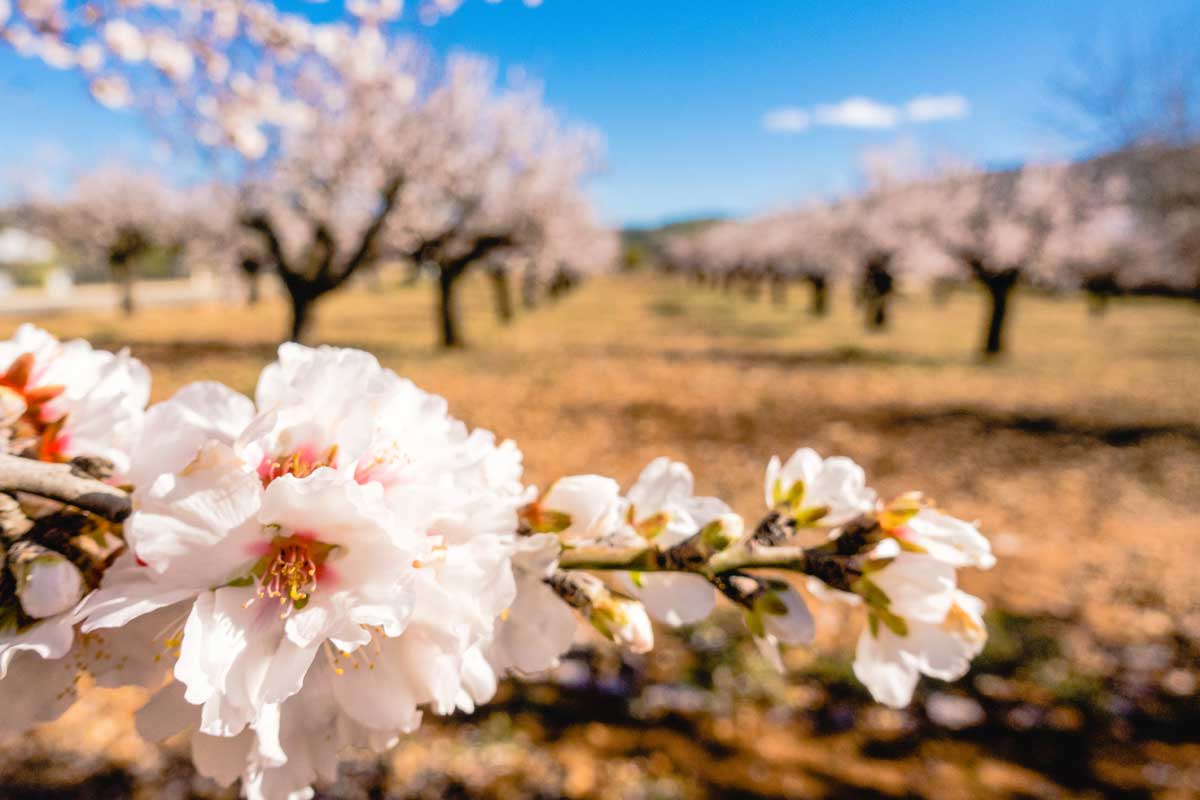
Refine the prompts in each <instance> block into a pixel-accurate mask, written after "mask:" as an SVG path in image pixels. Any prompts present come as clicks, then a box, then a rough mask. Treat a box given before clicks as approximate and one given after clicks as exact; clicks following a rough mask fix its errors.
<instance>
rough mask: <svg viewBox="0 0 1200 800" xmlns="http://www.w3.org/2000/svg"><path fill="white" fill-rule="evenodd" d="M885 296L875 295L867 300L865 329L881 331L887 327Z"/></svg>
mask: <svg viewBox="0 0 1200 800" xmlns="http://www.w3.org/2000/svg"><path fill="white" fill-rule="evenodd" d="M887 324H888V310H887V295H882V294H875V295H871V296H870V297H868V298H867V328H868V329H869V330H872V331H881V330H883V329H884V328H886V327H887Z"/></svg>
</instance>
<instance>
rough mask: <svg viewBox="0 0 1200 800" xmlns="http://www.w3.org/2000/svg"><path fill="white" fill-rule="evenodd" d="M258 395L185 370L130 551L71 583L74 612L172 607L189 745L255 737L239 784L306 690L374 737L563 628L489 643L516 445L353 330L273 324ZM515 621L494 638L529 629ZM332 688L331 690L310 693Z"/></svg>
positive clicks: (147, 453) (506, 591) (262, 763)
mask: <svg viewBox="0 0 1200 800" xmlns="http://www.w3.org/2000/svg"><path fill="white" fill-rule="evenodd" d="M256 400H257V402H256V403H251V402H250V401H249V400H248V399H246V398H239V397H238V396H237V395H236V394H234V393H232V392H230V391H229V390H227V389H224V388H223V387H221V386H219V385H217V384H193V385H191V386H189V387H185V388H184V389H183V390H181V391H180V392H179V393H177V394H176V396H175V397H173V398H172V399H171V400H169V401H167V402H166V403H163V404H160V405H158V406H155V407H153V408H151V409H150V411H149V412H148V414H147V424H146V427H145V437H146V438H145V439H144V442H145V447H144V448H142V449H140V450H139V454H140V455H142V456H144V457H143V458H141V459H139V460H138V461H137V463H135V465H134V468H133V474H134V475H135V477H136V482H137V484H138V489H137V492H136V496H137V498H138V508H137V510H136V511H135V513H134V514H133V516H132V517H131V518H130V519H129V521H128V522H127V523H126V526H125V536H126V540H127V543H128V546H129V548H130V551H131V553H132V557H133V558H134V559H135V562H134V564H133V565H132V566H130V565H129V563H128V561H126V562H124V566H123V567H122V568H121V569H114V570H111V571H110V574H109V575H108V576H107V577H106V580H105V582H104V584H103V585H102V587H101V589H100V590H99V591H98V592H97V593H96V594H94V595H93V596H92V597H91V598H89V600H88V601H87V603H86V614H87V622H86V624H85V626H84V627H85V630H94V629H98V628H106V627H109V626H117V625H122V624H124V623H125V622H127V621H128V620H129V619H131V618H133V617H135V616H137V615H138V614H142V613H147V612H149V611H152V610H155V609H159V608H175V609H178V617H179V618H178V624H177V628H178V630H179V634H180V636H179V637H177V638H178V644H179V647H178V653H177V656H178V660H177V662H176V663H175V666H174V673H175V677H176V679H177V680H178V681H179V682H180V683H182V684H183V686H184V687H185V689H184V694H183V697H184V699H185V700H186V701H187V702H188V703H190V704H193V705H195V706H200V707H201V708H200V711H199V714H198V717H197V718H196V719H195V720H194V721H193V722H192V723H190V724H192V725H194V728H195V731H196V737H195V738H194V739H193V746H194V747H196V746H200V747H201V748H204V747H210V746H211V748H215V749H217V750H221V749H222V748H226V746H227V743H224V742H217V743H212V742H209V741H208V740H207V739H204V738H199V737H224V738H229V739H232V738H238V737H242V738H241V739H240V740H239V741H248V742H249V741H250V740H251V739H252V740H253V741H252V742H250V744H248V745H247V746H246V748H243V750H244V752H243V751H239V752H241V753H242V756H243V757H242V759H241V763H242V769H244V770H247V772H246V778H247V779H246V781H245V785H246V786H247V787H250V786H251V785H253V783H254V781H255V780H256V779H255V778H254V777H253V776H254V775H258V776H259V778H261V780H264V781H269V780H274V779H273V778H270V776H272V775H276V776H278V775H279V774H282V773H279V772H277V771H278V770H281V769H285V767H284V764H285V758H284V757H283V756H282V751H281V750H280V745H279V738H280V737H281V736H284V737H286V735H287V730H286V729H285V728H281V727H280V725H281V723H280V719H281V714H284V715H285V716H284V717H283V718H284V719H286V718H287V715H297V714H299V715H301V716H302V715H303V714H304V713H305V709H319V713H320V714H332V715H334V716H335V717H336V719H338V720H339V722H338V724H339V725H340V726H343V727H350V728H353V729H355V730H359V731H361V732H365V733H364V734H363V735H364V736H367V735H368V734H369V736H368V738H373V739H377V740H380V741H388V740H390V739H391V737H393V736H394V735H396V734H397V733H400V732H405V731H411V730H412V729H414V728H415V727H416V726H417V725H419V723H420V718H421V709H422V708H429V709H431V710H432V711H434V712H435V713H440V714H447V713H451V712H453V711H455V710H456V709H457V708H473V707H474V705H475V704H476V703H480V702H485V701H486V700H488V699H490V697H491V694H492V692H493V691H494V689H495V685H496V673H497V672H498V671H504V670H507V669H509V668H530V667H532V668H535V669H544V668H546V667H548V666H550V665H552V663H553V660H554V659H555V658H556V657H557V656H558V655H560V654H561V652H562V651H563V650H565V649H566V647H568V646H569V644H570V640H569V639H566V640H565V641H562V639H563V638H564V637H562V636H561V635H555V636H553V637H551V639H552V641H553V642H554V645H553V647H552V648H550V649H551V650H553V652H546V654H545V655H544V656H543V657H541V658H531V659H525V660H524V661H520V662H516V661H515V660H514V659H511V658H510V659H507V660H506V659H503V658H499V657H497V663H496V664H495V665H493V664H492V663H489V661H488V659H487V657H486V654H487V653H488V652H489V651H490V650H492V648H493V639H494V637H495V635H496V630H497V625H499V624H503V620H504V619H505V617H506V616H507V615H508V614H509V613H510V609H511V608H512V607H513V606H514V604H515V603H517V602H518V593H517V584H516V579H515V578H514V565H513V558H514V552H515V551H517V549H518V548H517V542H516V529H517V509H518V508H519V507H521V506H522V505H524V504H525V503H526V502H527V501H528V493H527V492H526V491H525V490H524V487H523V486H522V485H521V482H520V476H521V454H520V451H519V450H517V449H516V447H515V446H514V445H512V444H511V443H503V444H500V445H497V444H496V441H495V439H494V437H492V436H491V434H490V433H487V432H486V431H474V432H471V431H468V430H467V428H466V426H464V425H463V424H462V423H461V422H458V421H457V420H454V419H453V418H451V417H449V416H448V415H447V413H446V404H445V401H444V400H442V399H441V398H437V397H435V396H432V395H428V394H426V393H424V392H422V391H420V390H419V389H417V388H416V387H415V386H413V385H412V384H411V383H410V382H408V381H405V380H403V379H401V378H399V377H398V376H396V375H395V374H394V373H391V372H390V371H388V370H384V369H383V368H382V367H380V366H379V364H378V362H377V361H376V360H375V359H374V358H373V357H371V356H369V355H367V354H366V353H362V352H360V351H352V350H341V349H337V348H319V349H310V348H305V347H301V346H299V345H286V346H284V347H283V348H281V350H280V358H279V361H278V362H276V363H275V364H272V365H270V366H269V367H268V368H267V369H265V370H264V371H263V374H262V377H261V378H260V381H259V385H258V389H257V391H256ZM152 442H155V443H157V442H161V446H157V447H154V446H151V443H152ZM552 560H553V555H551V556H550V560H549V561H547V562H546V564H550V563H552ZM516 572H517V573H518V575H520V573H521V569H520V568H519V567H518V568H517V569H516ZM540 577H544V576H539V577H538V580H539V581H540ZM537 588H538V589H546V590H548V588H547V587H545V586H544V585H543V586H540V587H537ZM526 600H527V601H528V598H526ZM556 610H558V609H556ZM552 619H553V618H552ZM523 624H524V625H525V627H524V629H521V628H510V629H509V630H507V631H506V637H505V640H506V642H507V645H506V647H507V649H508V650H507V651H508V652H512V651H519V650H520V649H522V648H523V647H524V646H525V639H526V638H531V639H535V640H536V639H537V638H538V637H541V636H544V634H543V631H541V630H539V627H538V626H539V623H538V620H535V619H529V620H527V621H525V622H524V623H523ZM561 627H562V626H561V625H558V626H557V628H558V629H561ZM496 652H497V653H499V652H500V651H499V650H498V649H497V650H496ZM322 686H324V687H325V688H320V687H322ZM310 687H315V688H310ZM326 690H328V691H327V694H328V696H327V698H326V701H327V702H325V705H322V703H320V702H317V700H315V699H314V698H313V697H309V695H312V694H314V693H316V694H320V693H323V692H326ZM176 691H177V690H176ZM314 696H315V695H314ZM294 697H295V698H298V699H295V700H294V701H293V700H290V699H289V698H294ZM323 702H324V701H323ZM314 713H317V712H314ZM183 724H184V726H187V725H188V724H189V723H188V721H187V719H186V718H185V719H184V723H183ZM311 724H313V723H312V721H311V720H310V721H305V720H300V721H299V722H297V723H296V725H297V729H298V730H302V729H303V728H304V727H305V726H306V725H311ZM247 730H250V731H251V733H249V734H246V733H244V732H245V731H247ZM247 737H249V738H247ZM197 742H200V743H201V744H200V745H197V744H196V743H197ZM218 745H219V746H218ZM228 747H233V745H232V744H228ZM247 754H249V755H247ZM289 757H290V756H289ZM206 763H207V762H206ZM293 767H294V765H293ZM289 769H290V768H289ZM300 772H304V770H300ZM239 774H240V773H239ZM288 774H291V773H290V772H289V773H288ZM264 776H265V777H264ZM310 779H311V778H310Z"/></svg>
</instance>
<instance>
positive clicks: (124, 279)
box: [118, 270, 137, 317]
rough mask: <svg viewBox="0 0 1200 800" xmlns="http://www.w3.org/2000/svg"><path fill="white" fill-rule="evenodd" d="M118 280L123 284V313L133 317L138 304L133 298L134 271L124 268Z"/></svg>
mask: <svg viewBox="0 0 1200 800" xmlns="http://www.w3.org/2000/svg"><path fill="white" fill-rule="evenodd" d="M118 280H119V281H120V284H121V313H122V314H124V315H125V316H127V317H132V316H133V312H134V311H136V310H137V304H136V303H135V302H134V299H133V272H132V271H130V270H122V271H121V273H120V276H119V278H118Z"/></svg>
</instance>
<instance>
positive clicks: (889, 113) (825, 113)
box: [813, 97, 900, 128]
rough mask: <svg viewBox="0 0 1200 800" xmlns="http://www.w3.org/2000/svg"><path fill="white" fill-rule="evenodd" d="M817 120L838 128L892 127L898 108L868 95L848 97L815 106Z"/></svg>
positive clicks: (894, 123)
mask: <svg viewBox="0 0 1200 800" xmlns="http://www.w3.org/2000/svg"><path fill="white" fill-rule="evenodd" d="M813 116H815V117H816V120H817V122H819V123H821V124H822V125H830V126H834V127H839V128H894V127H896V125H897V124H899V122H900V109H898V108H896V107H895V106H890V105H888V104H887V103H880V102H879V101H877V100H872V99H871V98H869V97H848V98H846V99H845V100H843V101H842V102H840V103H834V104H833V105H823V106H817V108H816V111H815V112H814V113H813Z"/></svg>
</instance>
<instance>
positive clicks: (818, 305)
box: [808, 275, 829, 317]
mask: <svg viewBox="0 0 1200 800" xmlns="http://www.w3.org/2000/svg"><path fill="white" fill-rule="evenodd" d="M808 282H809V283H810V284H812V305H811V306H810V307H809V313H811V314H812V315H813V316H814V317H823V316H825V315H826V314H828V313H829V281H828V280H826V278H825V276H824V275H812V276H810V277H809V279H808Z"/></svg>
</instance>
